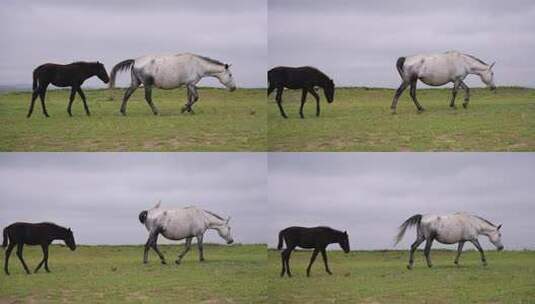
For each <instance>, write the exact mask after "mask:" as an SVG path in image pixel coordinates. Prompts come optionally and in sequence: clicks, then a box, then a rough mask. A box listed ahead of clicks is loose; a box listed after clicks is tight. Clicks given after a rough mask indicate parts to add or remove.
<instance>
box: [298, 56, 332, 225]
mask: <svg viewBox="0 0 535 304" xmlns="http://www.w3.org/2000/svg"><path fill="white" fill-rule="evenodd" d="M304 68H308V69H311V70H314V71H316V72H318V73H319V74H320V75H321V76H323V77H325V78H326V79H331V78H330V77H329V76H327V74H325V73H323V72H322V71H320V70H319V69H318V68H315V67H313V66H309V65H307V66H304ZM327 228H329V227H327Z"/></svg>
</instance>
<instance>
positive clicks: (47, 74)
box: [27, 61, 110, 117]
mask: <svg viewBox="0 0 535 304" xmlns="http://www.w3.org/2000/svg"><path fill="white" fill-rule="evenodd" d="M93 76H97V77H98V78H99V79H100V80H102V81H103V82H104V83H108V82H109V81H110V78H109V77H108V72H106V68H105V67H104V65H103V64H102V63H100V62H83V61H79V62H73V63H71V64H65V65H63V64H54V63H45V64H43V65H40V66H38V67H37V68H36V69H35V70H33V94H32V101H31V102H30V109H29V110H28V115H27V117H30V116H32V112H33V106H34V104H35V99H37V96H39V98H40V99H41V107H42V108H43V114H44V115H45V116H46V117H50V116H49V115H48V112H47V111H46V106H45V95H46V89H47V88H48V86H49V85H50V84H53V85H55V86H57V87H71V96H70V98H69V106H68V107H67V113H69V116H72V113H71V107H72V102H73V101H74V97H75V95H76V93H78V95H80V97H81V98H82V101H83V103H84V109H85V113H86V114H87V115H88V116H89V115H90V113H89V107H88V106H87V102H86V100H85V95H84V92H83V91H82V84H83V83H84V81H85V80H86V79H88V78H91V77H93Z"/></svg>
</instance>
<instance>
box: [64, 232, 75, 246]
mask: <svg viewBox="0 0 535 304" xmlns="http://www.w3.org/2000/svg"><path fill="white" fill-rule="evenodd" d="M65 244H66V245H67V247H69V248H70V249H71V250H72V251H74V250H75V249H76V242H75V241H74V235H73V233H72V230H71V228H69V229H67V233H66V235H65Z"/></svg>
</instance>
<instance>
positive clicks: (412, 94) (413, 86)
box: [411, 79, 424, 112]
mask: <svg viewBox="0 0 535 304" xmlns="http://www.w3.org/2000/svg"><path fill="white" fill-rule="evenodd" d="M416 82H418V79H414V80H412V81H411V98H412V101H413V102H414V104H415V105H416V108H417V109H418V112H422V111H424V108H423V107H422V106H421V105H420V103H419V102H418V99H416Z"/></svg>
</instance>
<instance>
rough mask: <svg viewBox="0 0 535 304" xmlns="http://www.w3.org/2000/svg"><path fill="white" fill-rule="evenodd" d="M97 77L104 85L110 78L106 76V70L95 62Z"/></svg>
mask: <svg viewBox="0 0 535 304" xmlns="http://www.w3.org/2000/svg"><path fill="white" fill-rule="evenodd" d="M96 75H97V77H98V78H99V79H100V80H102V82H104V83H108V82H110V77H109V76H108V72H107V71H106V68H105V67H104V65H103V64H102V63H100V62H98V61H97V70H96Z"/></svg>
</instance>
